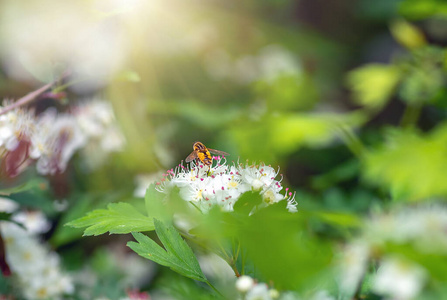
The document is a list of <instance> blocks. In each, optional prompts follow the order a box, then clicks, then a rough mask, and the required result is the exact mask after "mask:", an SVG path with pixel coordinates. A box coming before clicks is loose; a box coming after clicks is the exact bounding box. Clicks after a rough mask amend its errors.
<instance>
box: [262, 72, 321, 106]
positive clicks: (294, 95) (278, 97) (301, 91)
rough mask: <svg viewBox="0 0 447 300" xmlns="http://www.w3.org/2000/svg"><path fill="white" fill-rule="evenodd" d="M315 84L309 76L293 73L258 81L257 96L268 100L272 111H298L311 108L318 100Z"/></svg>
mask: <svg viewBox="0 0 447 300" xmlns="http://www.w3.org/2000/svg"><path fill="white" fill-rule="evenodd" d="M314 85H315V84H314V83H313V82H312V79H311V78H310V77H309V76H306V75H305V74H298V75H296V74H293V75H282V76H278V77H277V78H275V79H273V80H263V81H259V82H256V83H255V85H254V90H255V93H256V95H257V98H261V99H265V100H266V102H267V109H268V110H269V111H270V112H272V111H296V110H306V109H310V108H312V107H313V106H314V104H315V103H316V102H317V100H318V99H317V95H318V92H317V90H316V87H315V86H314Z"/></svg>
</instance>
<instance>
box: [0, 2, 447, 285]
mask: <svg viewBox="0 0 447 300" xmlns="http://www.w3.org/2000/svg"><path fill="white" fill-rule="evenodd" d="M146 2H147V3H146ZM146 2H143V1H129V2H127V1H121V2H120V1H115V2H110V1H79V2H76V3H74V2H73V3H71V2H70V3H68V2H67V3H57V2H55V1H49V0H45V1H27V2H16V1H13V0H4V1H2V2H1V4H0V39H1V40H0V54H1V58H2V60H1V61H2V68H1V69H0V94H1V95H3V97H5V98H19V97H20V96H22V95H24V94H26V93H27V92H28V91H30V90H32V89H35V88H36V87H38V86H40V85H42V84H43V82H47V81H48V80H50V79H52V78H54V77H56V76H57V74H59V72H60V71H61V70H65V69H69V70H71V71H72V76H71V77H70V79H69V82H71V84H70V86H69V87H68V88H67V100H68V102H67V103H65V105H68V106H69V105H70V104H71V103H76V102H77V101H79V100H80V99H88V98H91V97H99V98H102V99H106V100H108V101H110V102H111V103H112V105H113V108H114V111H115V114H116V118H117V121H118V123H119V125H120V127H121V130H122V131H123V134H124V136H125V139H126V147H125V148H124V149H123V151H122V152H120V153H118V154H114V155H113V156H111V157H110V158H109V159H107V161H106V163H105V164H104V165H102V166H101V167H100V168H97V169H94V170H90V169H89V168H87V167H86V166H85V165H84V163H83V158H82V157H81V156H76V157H75V158H74V160H73V162H72V164H71V166H70V167H69V168H68V169H67V171H66V172H65V173H64V174H63V175H61V176H53V177H50V178H47V180H48V181H49V184H50V185H49V186H50V189H49V190H48V191H47V192H48V193H49V194H51V196H48V195H41V194H39V195H38V196H36V198H35V199H37V200H34V201H31V202H26V200H23V203H24V205H26V206H29V207H34V208H41V209H47V212H48V214H49V215H52V216H53V221H54V225H55V226H54V230H53V231H52V232H51V234H48V238H49V239H50V242H51V244H52V246H53V247H54V248H55V249H58V250H60V251H61V253H64V255H65V256H66V257H69V258H67V264H68V265H70V267H72V268H76V265H77V264H81V262H82V261H83V260H84V259H85V257H86V256H88V255H89V254H90V252H95V251H102V250H101V247H100V246H99V245H100V243H101V241H103V240H105V241H108V242H110V241H111V240H112V239H114V238H115V237H112V238H110V237H101V238H99V239H97V240H94V239H92V238H86V239H80V233H81V231H79V230H74V229H71V228H67V227H63V226H62V225H63V224H64V223H66V222H68V221H71V220H73V219H75V218H77V217H80V216H82V215H83V214H85V213H86V212H87V211H89V210H91V209H93V208H98V207H104V206H105V205H106V203H108V202H112V201H117V200H121V201H122V200H123V199H124V200H128V201H130V202H132V203H135V204H136V205H142V204H141V203H140V204H138V203H139V199H136V198H135V197H133V196H132V195H133V191H134V189H135V187H136V183H135V178H136V176H137V175H138V174H149V177H150V176H153V177H150V178H154V180H155V178H156V176H157V175H159V174H161V173H162V172H165V170H167V169H171V168H173V167H175V166H177V165H178V164H179V163H180V162H181V160H183V159H185V158H186V157H187V155H188V154H189V153H190V152H191V151H192V144H193V142H195V141H201V142H203V143H204V144H205V145H207V147H209V148H214V149H218V150H222V151H225V152H228V153H230V156H229V157H228V158H227V159H228V160H229V161H235V162H245V161H248V162H249V163H259V162H265V163H266V164H267V165H272V166H273V167H276V166H279V167H280V173H281V174H283V176H284V181H283V185H285V186H289V187H290V188H291V189H292V190H294V191H296V193H297V194H296V200H297V201H298V210H299V211H300V210H303V211H325V212H337V213H349V214H352V215H353V216H356V217H357V216H364V215H366V214H368V213H370V212H372V211H373V212H377V211H382V210H385V209H386V208H387V207H389V206H392V205H394V204H396V203H400V202H417V201H427V200H431V199H434V198H440V199H445V196H446V195H447V188H446V185H445V182H446V180H447V172H445V170H447V159H446V154H447V152H446V147H447V143H446V142H447V131H446V128H447V127H446V122H445V117H446V107H447V93H446V66H447V65H446V63H447V60H446V53H445V45H446V43H447V4H445V3H444V2H443V1H436V0H377V1H374V0H357V1H352V0H339V1H324V0H295V1H292V0H258V1H249V0H227V1H219V0H214V1H199V0H195V1H192V0H191V1H177V0H164V1H161V0H160V1H146ZM49 103H50V105H53V104H54V103H52V102H49ZM30 176H33V174H28V173H27V174H23V175H21V177H20V178H18V179H16V180H17V181H18V182H20V181H26V180H27V179H28V178H29V177H30ZM19 196H20V195H19ZM19 196H17V197H16V198H17V199H19V200H17V201H20V199H26V197H27V196H26V195H25V196H23V197H22V198H20V197H19ZM54 198H56V199H58V200H61V199H68V201H69V209H68V210H67V211H66V212H64V213H63V214H58V213H57V212H55V211H54V210H53V209H52V208H51V205H50V204H48V203H49V202H51V201H53V199H54ZM49 199H51V200H49ZM313 217H314V216H311V217H306V220H305V221H303V222H304V223H305V225H302V226H303V228H307V229H309V230H310V232H311V233H310V236H311V237H309V240H313V239H314V238H315V236H317V237H320V236H322V237H323V238H322V239H321V240H319V241H318V242H315V244H313V243H314V242H309V243H310V244H311V245H313V246H312V247H314V246H315V247H317V246H316V245H318V243H321V245H326V244H325V243H326V242H327V240H336V241H339V240H341V239H343V238H346V237H347V236H349V234H346V233H345V232H344V229H340V228H338V229H337V230H334V229H333V228H329V227H330V226H328V225H327V224H326V223H325V222H326V221H327V220H326V219H325V218H324V216H322V215H318V214H316V216H315V218H313ZM307 218H309V220H308V219H307ZM328 218H329V217H328ZM340 222H341V223H344V222H347V223H349V222H350V221H347V219H346V220H345V219H344V220H343V221H340ZM285 223H287V222H285ZM334 223H337V221H335V222H334ZM255 225H256V226H257V223H256V224H255ZM255 225H253V226H255ZM344 225H346V224H344ZM344 225H343V226H344ZM343 226H342V227H343ZM335 227H336V226H335ZM348 227H349V226H348ZM272 230H273V229H272ZM278 230H279V229H278ZM274 232H275V230H273V233H272V234H274ZM314 234H315V236H314ZM120 238H122V237H120ZM123 244H124V243H123ZM81 249H83V250H81ZM85 249H87V250H85ZM97 249H100V250H97ZM311 249H312V248H311ZM308 252H309V250H307V252H305V253H302V254H303V257H304V258H303V260H305V258H307V257H308V256H312V255H311V254H312V253H308ZM96 253H98V252H96ZM278 255H280V254H278ZM95 257H96V258H97V261H96V264H99V265H100V266H99V267H98V268H97V269H98V270H103V269H102V268H103V267H104V268H106V267H105V265H107V263H105V264H104V265H101V261H102V260H105V259H106V258H104V257H105V256H101V254H96V256H93V257H92V259H95ZM320 262H321V261H319V260H318V263H320ZM325 263H326V262H325ZM103 271H104V270H103ZM104 272H105V273H107V271H106V270H105V271H104ZM168 276H174V275H172V274H171V275H168ZM162 278H163V277H162ZM297 280H299V279H297ZM179 285H181V284H179ZM180 288H181V287H179V289H180Z"/></svg>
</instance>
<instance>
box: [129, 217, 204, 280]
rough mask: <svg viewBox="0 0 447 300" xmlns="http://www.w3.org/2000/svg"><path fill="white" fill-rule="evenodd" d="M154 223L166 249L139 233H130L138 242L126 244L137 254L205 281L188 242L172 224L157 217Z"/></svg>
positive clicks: (192, 277) (182, 273) (184, 274)
mask: <svg viewBox="0 0 447 300" xmlns="http://www.w3.org/2000/svg"><path fill="white" fill-rule="evenodd" d="M154 224H155V231H156V232H157V235H158V238H159V239H160V241H161V242H162V243H163V246H164V247H165V249H166V250H164V249H163V248H162V247H160V246H159V245H158V244H157V243H156V242H154V241H153V240H151V239H150V238H149V237H147V236H145V235H143V234H141V233H132V235H133V236H134V238H135V239H136V240H137V242H138V243H136V242H129V243H127V246H129V247H130V248H131V249H132V250H133V251H135V252H136V253H137V254H138V255H140V256H142V257H144V258H147V259H150V260H152V261H154V262H156V263H158V264H160V265H163V266H166V267H169V268H171V269H172V270H173V271H175V272H177V273H179V274H181V275H183V276H186V277H188V278H191V279H194V280H198V281H202V282H207V279H206V277H205V275H204V274H203V273H202V270H201V269H200V265H199V262H198V261H197V258H196V257H195V256H194V253H193V252H192V250H191V248H190V247H189V246H188V244H187V243H186V242H185V241H184V240H183V239H182V238H181V237H180V235H179V234H178V232H177V230H176V229H175V228H174V226H172V225H165V224H163V223H162V222H161V221H159V220H157V219H154Z"/></svg>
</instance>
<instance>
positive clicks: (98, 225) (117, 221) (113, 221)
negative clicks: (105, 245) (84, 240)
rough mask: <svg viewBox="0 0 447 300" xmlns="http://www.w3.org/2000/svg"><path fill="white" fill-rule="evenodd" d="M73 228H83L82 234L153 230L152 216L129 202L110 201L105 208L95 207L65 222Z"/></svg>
mask: <svg viewBox="0 0 447 300" xmlns="http://www.w3.org/2000/svg"><path fill="white" fill-rule="evenodd" d="M67 226H71V227H74V228H85V227H87V228H86V229H85V231H84V236H88V235H100V234H103V233H106V232H107V231H109V232H110V233H111V234H113V233H115V234H124V233H130V232H133V231H151V230H154V223H153V221H152V218H150V217H147V216H145V215H143V214H141V213H140V212H139V211H138V210H137V209H135V207H133V206H132V205H131V204H129V203H123V202H120V203H111V204H109V205H108V206H107V209H97V210H94V211H91V212H89V213H88V214H87V215H86V216H84V217H82V218H80V219H77V220H74V221H71V222H69V223H67Z"/></svg>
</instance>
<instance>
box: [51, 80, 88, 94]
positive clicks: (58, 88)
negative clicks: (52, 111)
mask: <svg viewBox="0 0 447 300" xmlns="http://www.w3.org/2000/svg"><path fill="white" fill-rule="evenodd" d="M87 80H88V79H87V78H81V79H76V80H72V81H69V82H67V83H65V84H61V85H60V86H58V87H55V88H54V92H55V93H58V92H60V91H63V90H65V89H66V88H68V87H69V86H72V85H74V84H77V83H80V82H83V81H87Z"/></svg>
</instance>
